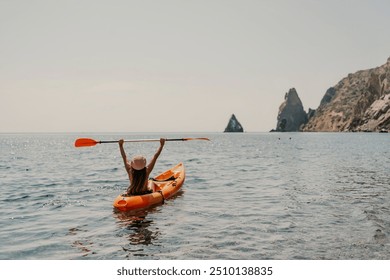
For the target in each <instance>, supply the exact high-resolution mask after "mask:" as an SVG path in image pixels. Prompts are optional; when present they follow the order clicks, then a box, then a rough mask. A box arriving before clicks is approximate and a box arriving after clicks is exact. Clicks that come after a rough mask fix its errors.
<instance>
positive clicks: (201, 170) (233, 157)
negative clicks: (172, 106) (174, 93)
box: [0, 133, 390, 260]
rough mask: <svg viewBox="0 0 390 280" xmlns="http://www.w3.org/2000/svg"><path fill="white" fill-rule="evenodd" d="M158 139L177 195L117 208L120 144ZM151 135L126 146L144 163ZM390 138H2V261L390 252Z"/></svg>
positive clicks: (380, 255)
mask: <svg viewBox="0 0 390 280" xmlns="http://www.w3.org/2000/svg"><path fill="white" fill-rule="evenodd" d="M79 137H90V138H94V139H97V140H118V139H120V138H125V139H138V138H160V137H169V138H178V137H179V138H181V137H209V138H210V139H211V142H208V141H187V142H166V145H165V147H164V150H163V152H162V154H161V156H160V158H159V160H158V162H157V164H156V166H155V169H154V171H153V175H156V174H158V173H159V172H161V171H164V170H166V169H168V168H170V167H172V166H173V165H175V164H177V163H178V162H183V163H184V165H185V167H186V175H187V176H186V181H185V183H184V185H183V187H182V191H180V192H179V194H178V195H177V196H176V197H174V198H173V199H169V200H167V201H166V202H165V204H164V205H158V206H155V207H153V208H150V209H148V210H143V211H137V212H132V213H121V212H117V211H115V210H114V209H113V207H112V203H113V200H114V198H115V197H116V196H117V195H118V194H120V193H122V192H124V191H125V190H126V188H127V186H128V179H127V174H126V171H125V169H124V167H123V162H122V158H121V156H120V153H119V148H118V145H117V144H100V145H96V146H95V147H89V148H75V147H74V146H73V144H74V140H75V139H76V138H79ZM158 146H159V143H158V142H149V143H126V144H125V150H126V152H127V153H128V154H129V157H131V156H132V155H135V154H144V155H145V156H146V157H147V158H150V157H151V156H152V155H153V154H154V152H155V151H156V150H157V148H158ZM389 147H390V136H389V135H388V134H378V133H243V134H223V133H202V134H199V133H176V134H155V135H154V134H126V133H123V134H88V135H80V134H0V192H1V198H0V217H1V219H0V259H12V260H17V259H26V260H30V259H38V260H47V259H60V260H68V259H95V260H100V259H115V260H124V259H153V260H154V259H282V260H291V259H313V260H317V259H390V242H389V237H390V172H389V170H390V169H389V167H390V149H389Z"/></svg>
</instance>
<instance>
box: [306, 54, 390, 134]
mask: <svg viewBox="0 0 390 280" xmlns="http://www.w3.org/2000/svg"><path fill="white" fill-rule="evenodd" d="M389 130H390V58H389V59H388V60H387V63H386V64H384V65H382V66H380V67H377V68H373V69H368V70H362V71H358V72H356V73H354V74H349V75H348V76H347V77H345V78H344V79H342V80H341V81H340V82H339V83H338V84H337V85H335V86H334V87H331V88H330V89H328V90H327V92H326V93H325V95H324V97H323V98H322V100H321V103H320V105H319V107H318V108H317V109H316V110H315V112H312V114H311V117H310V118H309V121H308V123H307V124H306V125H305V126H304V127H303V131H389Z"/></svg>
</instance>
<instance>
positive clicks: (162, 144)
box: [160, 138, 166, 147]
mask: <svg viewBox="0 0 390 280" xmlns="http://www.w3.org/2000/svg"><path fill="white" fill-rule="evenodd" d="M165 140H166V139H165V138H160V146H161V147H164V144H165Z"/></svg>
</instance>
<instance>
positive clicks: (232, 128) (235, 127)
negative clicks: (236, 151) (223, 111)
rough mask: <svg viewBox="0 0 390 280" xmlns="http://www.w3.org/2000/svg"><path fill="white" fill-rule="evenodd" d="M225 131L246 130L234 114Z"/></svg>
mask: <svg viewBox="0 0 390 280" xmlns="http://www.w3.org/2000/svg"><path fill="white" fill-rule="evenodd" d="M224 132H244V128H243V127H242V125H241V124H240V122H239V121H238V120H237V118H236V116H235V115H234V114H233V115H232V116H231V117H230V120H229V123H228V125H227V126H226V128H225V131H224Z"/></svg>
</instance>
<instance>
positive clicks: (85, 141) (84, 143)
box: [74, 138, 99, 148]
mask: <svg viewBox="0 0 390 280" xmlns="http://www.w3.org/2000/svg"><path fill="white" fill-rule="evenodd" d="M98 143H99V142H98V141H95V140H93V139H91V138H79V139H77V140H76V141H75V142H74V146H75V147H77V148H79V147H92V146H95V145H96V144H98Z"/></svg>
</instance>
